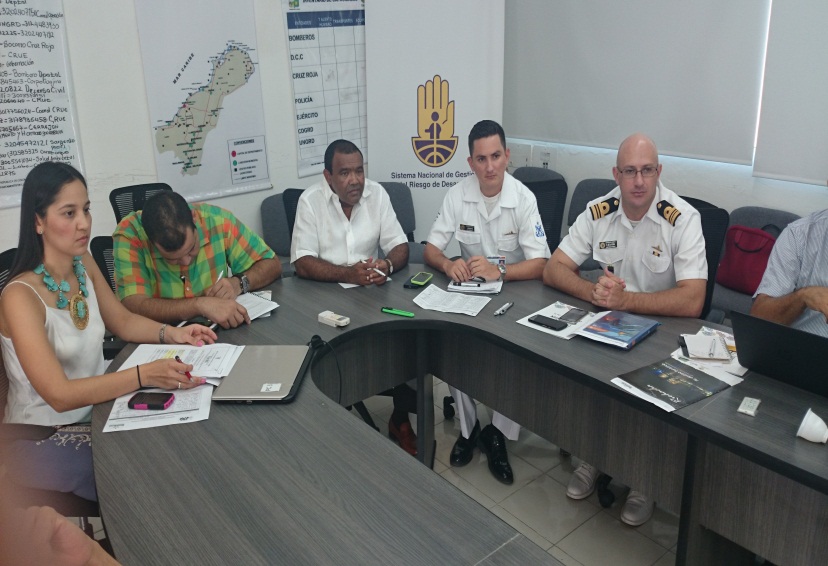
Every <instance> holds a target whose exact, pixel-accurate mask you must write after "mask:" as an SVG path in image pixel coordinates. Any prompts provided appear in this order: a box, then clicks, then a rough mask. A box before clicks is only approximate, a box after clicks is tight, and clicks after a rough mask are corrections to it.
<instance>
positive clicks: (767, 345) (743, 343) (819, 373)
mask: <svg viewBox="0 0 828 566" xmlns="http://www.w3.org/2000/svg"><path fill="white" fill-rule="evenodd" d="M730 319H731V320H732V321H733V339H734V340H735V341H736V354H737V355H738V357H739V363H740V364H742V365H743V366H745V367H746V368H748V369H751V370H753V371H755V372H757V373H761V374H763V375H766V376H768V377H771V378H773V379H776V380H777V381H782V382H784V383H787V384H789V385H793V386H794V387H799V388H800V389H804V390H805V391H810V392H811V393H816V394H817V395H822V396H823V397H828V378H826V372H825V360H826V353H828V338H824V337H822V336H819V335H817V334H811V333H810V332H805V331H804V330H797V329H795V328H791V327H790V326H785V325H782V324H777V323H775V322H770V321H769V320H764V319H762V318H756V317H755V316H750V315H748V314H744V313H741V312H736V311H733V312H731V313H730Z"/></svg>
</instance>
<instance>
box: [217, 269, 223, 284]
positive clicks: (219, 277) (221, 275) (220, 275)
mask: <svg viewBox="0 0 828 566" xmlns="http://www.w3.org/2000/svg"><path fill="white" fill-rule="evenodd" d="M222 277H224V270H223V269H222V270H221V273H219V276H218V279H216V283H218V282H219V281H221V278H222Z"/></svg>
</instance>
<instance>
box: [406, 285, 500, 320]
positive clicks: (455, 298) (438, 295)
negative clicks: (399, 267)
mask: <svg viewBox="0 0 828 566" xmlns="http://www.w3.org/2000/svg"><path fill="white" fill-rule="evenodd" d="M489 301H491V299H490V298H488V297H472V296H469V295H463V294H461V293H449V292H448V291H443V290H442V289H438V288H437V286H436V285H429V286H428V287H426V288H425V289H423V290H422V291H421V292H420V294H419V295H417V296H416V297H414V304H416V305H417V306H419V307H421V308H424V309H426V310H431V311H440V312H454V313H458V314H467V315H469V316H477V313H479V312H480V311H481V310H483V307H485V306H486V305H487V304H488V302H489Z"/></svg>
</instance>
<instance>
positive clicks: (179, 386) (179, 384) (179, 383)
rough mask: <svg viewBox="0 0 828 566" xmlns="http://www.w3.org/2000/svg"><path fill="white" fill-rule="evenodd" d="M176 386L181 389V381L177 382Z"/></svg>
mask: <svg viewBox="0 0 828 566" xmlns="http://www.w3.org/2000/svg"><path fill="white" fill-rule="evenodd" d="M178 388H179V389H181V382H180V381H179V382H178Z"/></svg>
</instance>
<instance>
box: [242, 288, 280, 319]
mask: <svg viewBox="0 0 828 566" xmlns="http://www.w3.org/2000/svg"><path fill="white" fill-rule="evenodd" d="M236 302H237V303H239V304H240V305H241V306H243V307H244V308H246V309H247V314H248V315H249V316H250V320H255V319H257V318H259V317H260V316H262V315H263V314H266V313H269V312H270V311H272V310H273V309H275V308H276V307H278V306H279V303H276V302H274V301H271V300H268V299H265V298H262V297H260V296H259V295H257V294H255V293H245V294H244V295H239V296H238V297H236Z"/></svg>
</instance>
